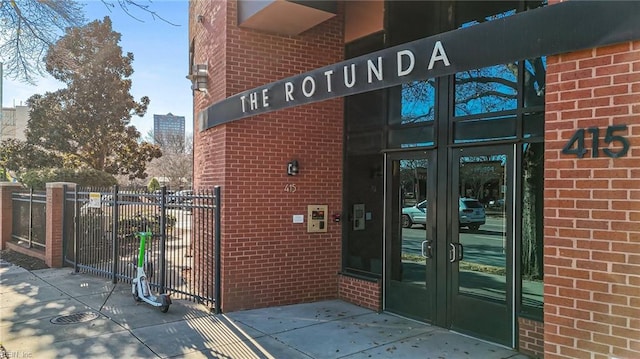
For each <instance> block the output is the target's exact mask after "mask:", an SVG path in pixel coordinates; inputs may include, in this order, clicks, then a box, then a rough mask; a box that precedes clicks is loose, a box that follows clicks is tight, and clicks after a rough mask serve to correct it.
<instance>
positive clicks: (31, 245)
mask: <svg viewBox="0 0 640 359" xmlns="http://www.w3.org/2000/svg"><path fill="white" fill-rule="evenodd" d="M63 218H64V217H63ZM32 236H33V187H31V188H29V236H28V237H27V240H28V242H29V248H33V244H32V243H31V237H32Z"/></svg>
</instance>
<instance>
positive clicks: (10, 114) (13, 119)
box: [0, 106, 29, 140]
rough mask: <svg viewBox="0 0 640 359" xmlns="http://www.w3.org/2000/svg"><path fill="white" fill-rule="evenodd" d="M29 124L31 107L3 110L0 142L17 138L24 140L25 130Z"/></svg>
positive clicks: (0, 121) (0, 122)
mask: <svg viewBox="0 0 640 359" xmlns="http://www.w3.org/2000/svg"><path fill="white" fill-rule="evenodd" d="M28 122H29V107H27V106H16V107H14V108H3V109H2V117H0V140H7V139H10V138H15V139H18V140H24V139H25V136H24V130H25V129H26V128H27V123H28Z"/></svg>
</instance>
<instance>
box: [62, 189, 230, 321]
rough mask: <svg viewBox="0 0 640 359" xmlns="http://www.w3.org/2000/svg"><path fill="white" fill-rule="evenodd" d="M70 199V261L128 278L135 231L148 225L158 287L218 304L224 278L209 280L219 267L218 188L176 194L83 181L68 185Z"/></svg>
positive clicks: (149, 261)
mask: <svg viewBox="0 0 640 359" xmlns="http://www.w3.org/2000/svg"><path fill="white" fill-rule="evenodd" d="M65 203H66V205H65V230H64V231H63V232H64V234H63V235H64V238H65V241H64V245H63V251H64V260H65V263H66V264H67V265H70V266H73V267H74V269H75V271H77V272H85V273H91V274H95V275H100V276H104V277H109V278H112V279H113V281H114V283H116V282H117V281H123V282H127V283H130V282H131V280H132V279H133V278H134V277H135V275H136V264H137V257H138V248H139V236H138V235H137V234H138V233H140V232H147V231H148V232H151V233H152V238H151V241H148V242H147V246H146V247H147V248H146V252H145V260H144V263H145V272H146V274H147V276H148V278H149V281H150V284H151V286H152V288H154V289H155V290H156V291H159V292H161V293H168V294H170V295H171V296H172V297H173V298H184V299H189V300H194V301H198V302H202V303H204V304H206V305H209V306H211V307H215V310H216V311H219V308H218V307H219V306H218V305H216V304H215V303H220V301H219V295H220V290H219V287H220V281H219V280H211V279H212V278H218V277H217V276H218V274H219V272H217V271H216V269H219V253H220V251H219V248H220V247H219V243H220V239H219V236H220V232H219V227H220V226H219V224H220V187H215V188H214V189H213V190H196V191H191V190H185V191H178V192H175V193H174V192H171V191H168V190H167V189H166V188H164V187H163V188H162V189H161V190H159V191H156V192H154V193H148V192H146V191H140V190H137V191H136V190H133V191H130V190H127V189H120V188H119V187H118V186H114V187H113V188H108V189H105V188H78V189H76V190H75V191H67V192H66V201H65ZM69 218H71V219H74V220H67V219H69ZM216 236H217V237H216ZM202 243H205V244H207V245H206V248H204V249H205V250H202V248H201V246H202ZM196 244H197V245H198V250H194V246H195V245H196ZM211 259H214V260H215V261H216V263H209V262H208V261H210V260H211ZM212 272H215V273H212Z"/></svg>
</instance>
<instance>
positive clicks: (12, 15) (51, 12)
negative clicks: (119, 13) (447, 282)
mask: <svg viewBox="0 0 640 359" xmlns="http://www.w3.org/2000/svg"><path fill="white" fill-rule="evenodd" d="M102 3H103V4H104V5H105V7H106V9H107V10H108V11H111V9H113V8H114V7H116V6H118V7H120V8H121V9H122V10H123V11H124V12H126V13H127V14H129V15H130V16H131V17H133V18H135V19H136V20H139V21H142V20H140V19H139V18H138V17H135V16H134V15H133V14H132V12H131V10H132V9H138V10H141V11H143V12H145V13H147V14H148V15H149V16H151V17H152V19H154V20H155V19H160V20H162V21H165V22H167V23H169V24H171V23H170V22H169V21H167V20H166V19H164V18H163V17H161V16H159V15H158V14H157V13H156V12H154V11H153V10H152V9H151V8H150V6H149V5H144V4H141V3H140V2H139V1H136V0H114V1H109V0H102ZM84 23H85V17H84V10H83V5H81V4H80V3H79V2H77V1H76V0H48V1H42V0H19V1H16V0H0V62H3V63H4V66H5V70H6V74H7V75H8V76H9V77H10V78H12V79H20V80H21V81H24V82H27V83H31V84H34V83H35V78H36V77H38V76H41V75H43V74H44V62H43V61H42V59H43V57H44V56H45V54H46V52H47V50H48V48H49V47H50V46H52V45H53V44H54V43H55V42H56V40H57V39H58V38H59V37H60V36H62V34H64V32H65V29H66V28H68V27H77V26H81V25H83V24H84ZM172 25H173V24H172Z"/></svg>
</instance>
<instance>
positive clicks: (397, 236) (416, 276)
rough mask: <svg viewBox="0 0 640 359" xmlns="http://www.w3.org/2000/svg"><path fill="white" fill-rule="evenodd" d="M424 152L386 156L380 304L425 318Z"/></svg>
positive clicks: (427, 183)
mask: <svg viewBox="0 0 640 359" xmlns="http://www.w3.org/2000/svg"><path fill="white" fill-rule="evenodd" d="M430 157H431V156H430V154H429V153H427V154H425V153H424V152H421V153H418V154H414V155H411V154H402V155H401V156H400V155H395V156H394V155H388V156H387V161H386V163H387V172H386V173H387V194H386V196H387V207H386V208H387V217H388V220H387V222H386V223H387V224H388V225H387V227H386V229H385V231H386V238H387V240H386V247H387V250H386V251H385V256H386V263H387V265H386V271H385V309H386V310H388V311H391V312H395V313H398V314H401V315H403V316H407V317H410V318H414V319H417V320H421V321H427V322H429V321H431V320H432V312H433V308H432V307H433V305H434V303H435V301H434V295H435V289H434V288H433V286H434V285H433V284H434V283H435V261H434V260H433V251H434V243H433V238H434V236H433V233H434V230H435V225H433V221H432V219H431V218H433V217H434V216H433V215H432V214H431V209H432V208H435V207H434V206H435V203H432V202H433V201H432V200H431V199H432V198H433V194H432V193H431V192H433V191H434V181H435V180H434V177H435V176H434V173H432V170H431V168H433V163H434V161H433V160H432V159H430Z"/></svg>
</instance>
